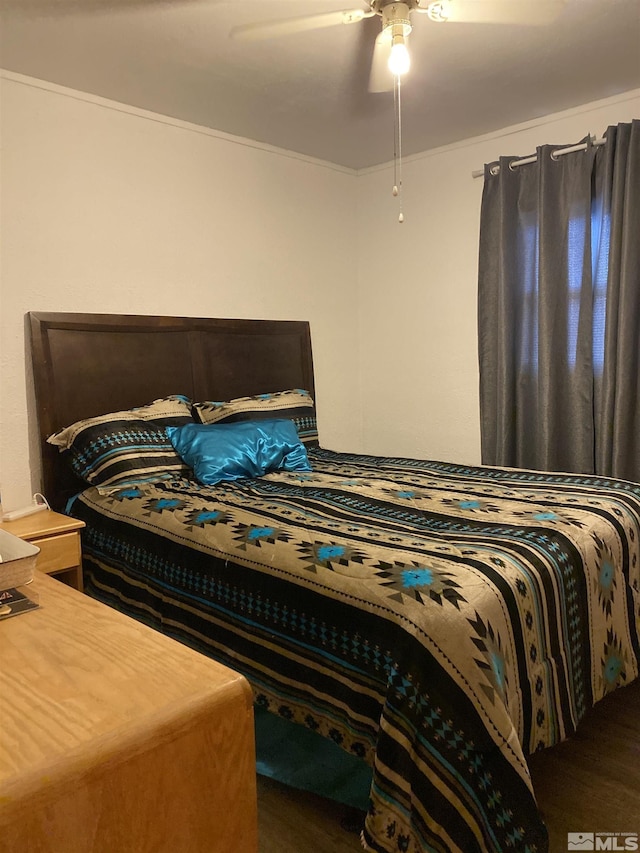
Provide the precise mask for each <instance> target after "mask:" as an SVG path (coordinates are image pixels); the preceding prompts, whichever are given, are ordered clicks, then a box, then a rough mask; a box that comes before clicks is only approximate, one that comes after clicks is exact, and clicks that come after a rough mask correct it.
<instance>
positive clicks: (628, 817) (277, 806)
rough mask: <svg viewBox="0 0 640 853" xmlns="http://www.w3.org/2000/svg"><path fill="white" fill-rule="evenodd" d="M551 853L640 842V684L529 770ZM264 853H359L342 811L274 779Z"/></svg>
mask: <svg viewBox="0 0 640 853" xmlns="http://www.w3.org/2000/svg"><path fill="white" fill-rule="evenodd" d="M530 766H531V774H532V777H533V783H534V788H535V790H536V793H537V797H538V804H539V806H540V810H541V812H542V814H543V816H544V818H545V820H546V822H547V826H548V827H549V836H550V848H549V850H550V853H566V851H567V833H568V832H637V833H639V834H640V682H635V683H634V684H632V685H631V686H630V687H627V688H623V689H622V690H618V691H617V692H616V693H614V694H612V695H611V696H609V697H607V698H606V699H604V700H603V701H602V702H600V703H598V705H596V707H595V708H594V709H593V710H592V711H591V712H590V713H589V714H588V716H587V718H586V719H585V720H583V722H582V723H581V725H580V727H579V729H578V732H577V733H576V734H575V735H574V737H573V738H571V739H570V740H568V741H566V742H565V743H562V744H559V745H558V746H557V747H554V748H553V749H549V750H546V751H544V752H540V753H538V754H537V755H535V756H533V757H532V759H531V762H530ZM258 810H259V824H260V853H357V851H362V847H361V846H360V841H359V838H358V834H357V833H355V832H349V831H347V830H345V829H344V828H343V827H342V826H341V819H342V817H343V816H344V810H343V809H342V807H341V806H339V805H337V804H335V803H332V802H330V801H328V800H324V799H323V798H321V797H316V796H314V795H313V794H307V793H304V792H300V791H293V790H291V789H289V788H287V787H285V786H284V785H280V784H278V783H276V782H273V781H271V780H268V779H263V778H259V780H258Z"/></svg>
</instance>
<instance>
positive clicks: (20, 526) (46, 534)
mask: <svg viewBox="0 0 640 853" xmlns="http://www.w3.org/2000/svg"><path fill="white" fill-rule="evenodd" d="M84 526H85V525H84V521H78V520H77V519H75V518H69V516H67V515H61V514H60V513H59V512H53V510H44V511H43V512H37V513H35V514H34V515H27V516H25V517H24V518H17V519H16V520H15V521H3V522H2V529H3V530H6V531H8V532H9V533H13V535H14V536H19V537H20V539H24V540H25V541H26V542H31V543H32V544H33V545H37V546H38V548H40V553H39V554H38V558H37V562H36V567H37V568H38V569H39V570H40V571H41V572H44V573H45V574H46V575H54V576H55V577H56V578H58V580H62V581H64V582H65V583H66V584H68V585H69V586H72V587H74V589H79V590H80V592H82V589H83V587H82V551H81V548H80V530H81V529H82V528H83V527H84Z"/></svg>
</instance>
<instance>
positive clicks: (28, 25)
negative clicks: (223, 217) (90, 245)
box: [0, 0, 640, 169]
mask: <svg viewBox="0 0 640 853" xmlns="http://www.w3.org/2000/svg"><path fill="white" fill-rule="evenodd" d="M512 2H514V3H517V2H522V0H512ZM366 6H367V4H366V3H365V2H363V0H0V14H1V19H0V24H1V27H0V66H2V67H3V68H5V69H7V70H9V71H14V72H18V73H20V74H25V75H29V76H31V77H36V78H40V79H43V80H46V81H49V82H53V83H57V84H60V85H62V86H68V87H71V88H73V89H79V90H81V91H83V92H88V93H91V94H94V95H99V96H102V97H105V98H109V99H113V100H115V101H119V102H121V103H125V104H129V105H132V106H135V107H140V108H143V109H147V110H151V111H153V112H157V113H162V114H164V115H168V116H172V117H174V118H177V119H181V120H184V121H188V122H194V123H196V124H199V125H203V126H205V127H210V128H213V129H215V130H219V131H224V132H226V133H230V134H233V135H237V136H242V137H247V138H249V139H254V140H257V141H259V142H262V143H267V144H270V145H275V146H278V147H280V148H285V149H289V150H292V151H295V152H299V153H301V154H304V155H308V156H311V157H315V158H320V159H322V160H327V161H330V162H332V163H335V164H339V165H341V166H345V167H348V168H353V169H361V168H366V167H369V166H373V165H376V164H379V163H384V162H388V161H389V160H391V159H392V157H393V138H394V133H393V93H391V92H385V93H372V92H369V91H368V77H369V66H370V61H371V54H372V49H373V43H374V40H375V37H376V35H377V33H378V32H379V30H380V20H379V18H377V17H376V18H371V19H366V20H363V21H361V22H359V23H356V24H351V25H348V26H336V27H331V28H325V29H319V30H314V31H307V32H301V33H297V34H295V35H287V36H279V37H274V38H270V39H265V40H262V41H239V40H234V39H231V38H229V31H230V29H231V28H232V27H235V26H238V25H242V24H248V23H251V22H254V21H269V20H273V19H277V18H288V17H296V16H299V15H305V14H318V13H322V12H330V11H336V10H341V9H345V8H349V7H352V8H366ZM412 23H413V32H412V33H411V36H410V38H409V49H410V52H411V58H412V67H411V70H410V72H409V74H408V75H407V78H405V80H404V82H403V85H402V115H403V135H402V140H403V141H402V150H403V154H404V155H405V156H407V155H411V154H415V153H418V152H420V151H425V150H428V149H431V148H436V147H439V146H442V145H447V144H450V143H453V142H456V141H459V140H461V139H466V138H469V137H473V136H478V135H481V134H484V133H489V132H491V131H493V130H498V129H500V128H503V127H507V126H509V125H512V124H518V123H520V122H524V121H529V120H532V119H536V118H539V117H541V116H544V115H547V114H550V113H554V112H558V111H560V110H564V109H568V108H571V107H575V106H579V105H580V104H584V103H588V102H590V101H594V100H598V99H600V98H606V97H610V96H613V95H616V94H619V93H621V92H625V91H629V90H632V89H636V88H639V87H640V2H639V0H566V5H565V7H564V9H563V11H562V12H561V14H560V16H559V17H558V18H557V19H556V20H555V21H554V23H552V24H546V25H540V26H527V27H524V26H513V25H504V24H502V25H494V24H457V23H456V24H454V23H446V24H437V23H434V22H432V21H431V20H429V18H428V16H427V15H420V14H417V13H414V14H413V15H412ZM602 130H604V128H585V133H586V132H589V131H591V132H601V131H602ZM559 141H562V140H559Z"/></svg>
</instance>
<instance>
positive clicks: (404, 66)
mask: <svg viewBox="0 0 640 853" xmlns="http://www.w3.org/2000/svg"><path fill="white" fill-rule="evenodd" d="M410 65H411V59H410V57H409V51H408V50H407V46H406V44H405V43H404V37H403V36H401V35H400V36H394V37H393V42H392V44H391V53H390V54H389V70H390V71H391V73H392V74H393V75H394V76H396V77H401V76H402V75H403V74H406V73H407V71H408V70H409V67H410Z"/></svg>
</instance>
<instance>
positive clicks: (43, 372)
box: [29, 312, 315, 509]
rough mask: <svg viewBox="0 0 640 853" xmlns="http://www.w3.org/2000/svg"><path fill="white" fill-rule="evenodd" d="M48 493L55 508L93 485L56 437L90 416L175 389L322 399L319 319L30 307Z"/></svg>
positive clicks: (212, 395) (197, 394)
mask: <svg viewBox="0 0 640 853" xmlns="http://www.w3.org/2000/svg"><path fill="white" fill-rule="evenodd" d="M29 321H30V326H31V353H32V360H33V376H34V383H35V394H36V410H37V416H38V430H39V434H40V439H41V446H42V471H43V494H44V495H46V497H47V500H48V501H49V503H50V504H51V506H52V507H53V508H54V509H64V505H65V503H66V501H67V499H68V498H69V497H71V496H72V495H74V494H76V493H77V492H78V491H80V490H81V489H82V488H83V484H82V483H81V482H80V481H78V480H77V479H76V478H75V477H74V475H73V474H72V472H71V471H70V470H69V468H68V466H67V465H66V464H65V460H64V459H63V458H62V457H61V454H60V453H59V452H58V450H57V449H56V448H54V447H52V446H51V445H50V444H47V441H46V439H47V437H48V436H49V435H51V434H52V433H54V432H56V431H58V430H60V429H62V428H63V427H65V426H68V425H69V424H72V423H74V422H75V421H77V420H79V419H81V418H87V417H92V416H94V415H103V414H107V413H108V412H117V411H120V410H121V409H130V408H132V407H134V406H141V405H144V404H145V403H149V402H151V400H155V399H158V398H159V397H166V396H168V395H169V394H185V395H186V396H187V397H189V398H191V399H192V400H194V401H200V400H230V399H233V398H234V397H242V396H246V395H252V394H260V393H266V392H270V391H286V390H287V389H289V388H304V389H306V390H308V391H309V392H310V393H311V395H312V396H313V397H314V398H315V386H314V380H313V358H312V352H311V333H310V329H309V324H308V323H306V322H302V321H297V320H219V319H206V318H195V317H152V316H135V315H111V314H49V313H46V314H43V313H37V312H30V313H29Z"/></svg>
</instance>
